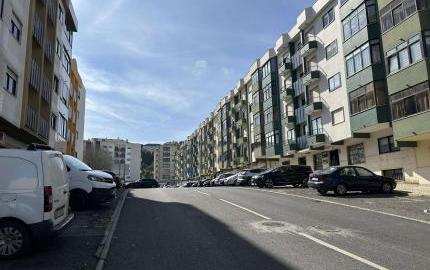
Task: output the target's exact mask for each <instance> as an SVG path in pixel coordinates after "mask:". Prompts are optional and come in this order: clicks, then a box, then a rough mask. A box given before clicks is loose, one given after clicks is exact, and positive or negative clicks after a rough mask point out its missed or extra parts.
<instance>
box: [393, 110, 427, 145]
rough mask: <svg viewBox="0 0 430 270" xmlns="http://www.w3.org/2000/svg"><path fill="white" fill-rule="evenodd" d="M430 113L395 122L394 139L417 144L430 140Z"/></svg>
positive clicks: (422, 113)
mask: <svg viewBox="0 0 430 270" xmlns="http://www.w3.org/2000/svg"><path fill="white" fill-rule="evenodd" d="M429 117H430V111H425V112H421V113H417V114H414V115H410V116H408V117H405V118H401V119H397V120H394V121H393V133H394V139H395V140H397V141H402V144H404V142H407V141H410V142H416V141H420V140H429V139H430V121H429V120H428V119H429Z"/></svg>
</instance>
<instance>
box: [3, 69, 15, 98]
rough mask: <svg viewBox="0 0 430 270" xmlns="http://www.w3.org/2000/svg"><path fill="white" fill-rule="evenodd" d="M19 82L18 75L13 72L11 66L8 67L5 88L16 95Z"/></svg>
mask: <svg viewBox="0 0 430 270" xmlns="http://www.w3.org/2000/svg"><path fill="white" fill-rule="evenodd" d="M17 83H18V75H16V74H15V72H13V71H12V70H11V69H10V68H8V69H7V71H6V81H5V86H4V90H6V91H7V92H9V93H10V94H12V95H14V96H16V90H17Z"/></svg>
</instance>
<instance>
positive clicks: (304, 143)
mask: <svg viewBox="0 0 430 270" xmlns="http://www.w3.org/2000/svg"><path fill="white" fill-rule="evenodd" d="M296 142H297V148H298V149H305V148H307V147H308V138H307V136H301V137H298V138H297V140H296Z"/></svg>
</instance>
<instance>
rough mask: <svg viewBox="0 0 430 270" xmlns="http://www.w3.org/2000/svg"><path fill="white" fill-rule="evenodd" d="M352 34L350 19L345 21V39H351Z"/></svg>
mask: <svg viewBox="0 0 430 270" xmlns="http://www.w3.org/2000/svg"><path fill="white" fill-rule="evenodd" d="M351 36H352V34H351V24H350V22H349V21H345V22H343V38H344V40H347V39H349V38H350V37H351Z"/></svg>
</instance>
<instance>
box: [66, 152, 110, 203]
mask: <svg viewBox="0 0 430 270" xmlns="http://www.w3.org/2000/svg"><path fill="white" fill-rule="evenodd" d="M64 161H65V162H66V165H67V171H68V172H69V177H70V205H71V206H72V209H76V210H83V209H85V208H87V207H88V205H89V204H90V203H105V202H109V201H111V200H113V199H114V198H115V195H116V185H115V183H114V181H113V177H112V175H110V174H108V173H105V172H103V171H98V170H93V169H91V168H90V167H89V166H88V165H86V164H85V163H83V162H82V161H80V160H79V159H77V158H75V157H72V156H68V155H64Z"/></svg>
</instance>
